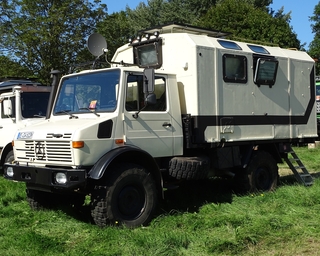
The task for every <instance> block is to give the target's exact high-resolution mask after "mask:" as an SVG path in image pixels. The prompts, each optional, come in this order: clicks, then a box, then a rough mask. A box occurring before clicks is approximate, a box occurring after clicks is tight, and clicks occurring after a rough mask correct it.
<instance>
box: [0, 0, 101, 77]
mask: <svg viewBox="0 0 320 256" xmlns="http://www.w3.org/2000/svg"><path fill="white" fill-rule="evenodd" d="M99 3H100V1H99V0H96V1H95V2H94V3H92V2H90V1H88V0H53V1H52V0H43V1H40V2H39V1H33V0H8V1H1V3H0V21H1V23H0V33H1V35H2V37H1V38H0V49H1V50H2V52H6V53H8V54H10V56H13V57H14V58H15V59H18V60H19V61H20V63H21V65H22V66H25V67H27V68H28V69H29V70H32V71H33V72H34V74H35V76H37V77H39V78H41V79H42V80H44V82H45V83H47V82H48V81H49V77H50V75H49V73H50V70H51V69H59V70H61V71H64V72H66V71H68V69H69V66H70V65H73V64H74V63H77V62H79V61H81V60H82V58H83V57H82V56H83V53H82V52H83V51H84V49H85V44H86V41H85V38H87V37H88V35H89V34H90V33H92V32H93V28H94V27H95V25H96V23H97V22H98V21H100V20H101V19H102V18H105V16H106V14H105V11H104V8H105V5H99ZM86 52H87V51H86ZM81 53H82V54H81ZM79 56H80V57H81V58H80V57H79ZM86 57H88V55H87V56H86Z"/></svg>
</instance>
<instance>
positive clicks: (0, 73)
mask: <svg viewBox="0 0 320 256" xmlns="http://www.w3.org/2000/svg"><path fill="white" fill-rule="evenodd" d="M0 62H1V66H0V77H17V76H18V77H23V78H36V77H35V76H34V73H33V72H32V71H31V70H29V69H28V68H27V67H24V66H22V65H21V64H20V63H18V62H16V61H12V60H11V59H10V58H9V57H7V56H0Z"/></svg>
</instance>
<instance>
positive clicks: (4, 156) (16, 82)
mask: <svg viewBox="0 0 320 256" xmlns="http://www.w3.org/2000/svg"><path fill="white" fill-rule="evenodd" d="M50 91H51V87H49V86H43V85H41V84H40V83H37V82H34V81H32V80H29V79H22V78H0V113H1V115H0V152H1V154H0V167H1V168H2V166H3V164H4V163H5V162H12V161H13V148H12V139H13V137H14V135H15V133H16V132H17V130H18V129H20V128H23V127H27V126H29V125H31V124H34V123H37V122H39V121H41V120H43V119H44V118H45V116H46V111H47V106H48V101H49V96H50Z"/></svg>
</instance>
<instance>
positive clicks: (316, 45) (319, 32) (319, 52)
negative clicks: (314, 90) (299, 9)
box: [308, 2, 320, 75]
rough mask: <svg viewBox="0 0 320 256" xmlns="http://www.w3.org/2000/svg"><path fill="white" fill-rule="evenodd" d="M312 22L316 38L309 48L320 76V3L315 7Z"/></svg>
mask: <svg viewBox="0 0 320 256" xmlns="http://www.w3.org/2000/svg"><path fill="white" fill-rule="evenodd" d="M310 21H311V22H312V24H311V28H312V32H313V33H314V38H313V40H312V42H311V43H310V46H309V51H308V53H309V55H310V56H311V57H312V58H314V59H315V60H316V61H317V62H316V73H317V75H320V62H319V60H320V2H319V3H318V4H317V5H316V6H315V7H314V11H313V16H311V17H310Z"/></svg>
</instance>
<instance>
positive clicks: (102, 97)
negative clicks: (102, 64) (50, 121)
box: [53, 69, 120, 115]
mask: <svg viewBox="0 0 320 256" xmlns="http://www.w3.org/2000/svg"><path fill="white" fill-rule="evenodd" d="M119 77H120V70H118V69H117V70H111V71H103V72H95V73H89V74H88V73H87V74H78V75H76V76H72V77H68V78H65V79H64V80H63V81H62V84H61V87H60V91H59V95H58V98H57V101H56V105H55V107H54V111H53V113H54V114H58V115H60V114H67V113H68V114H71V113H83V112H88V111H92V112H113V111H114V110H115V109H116V105H117V95H118V87H119Z"/></svg>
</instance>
